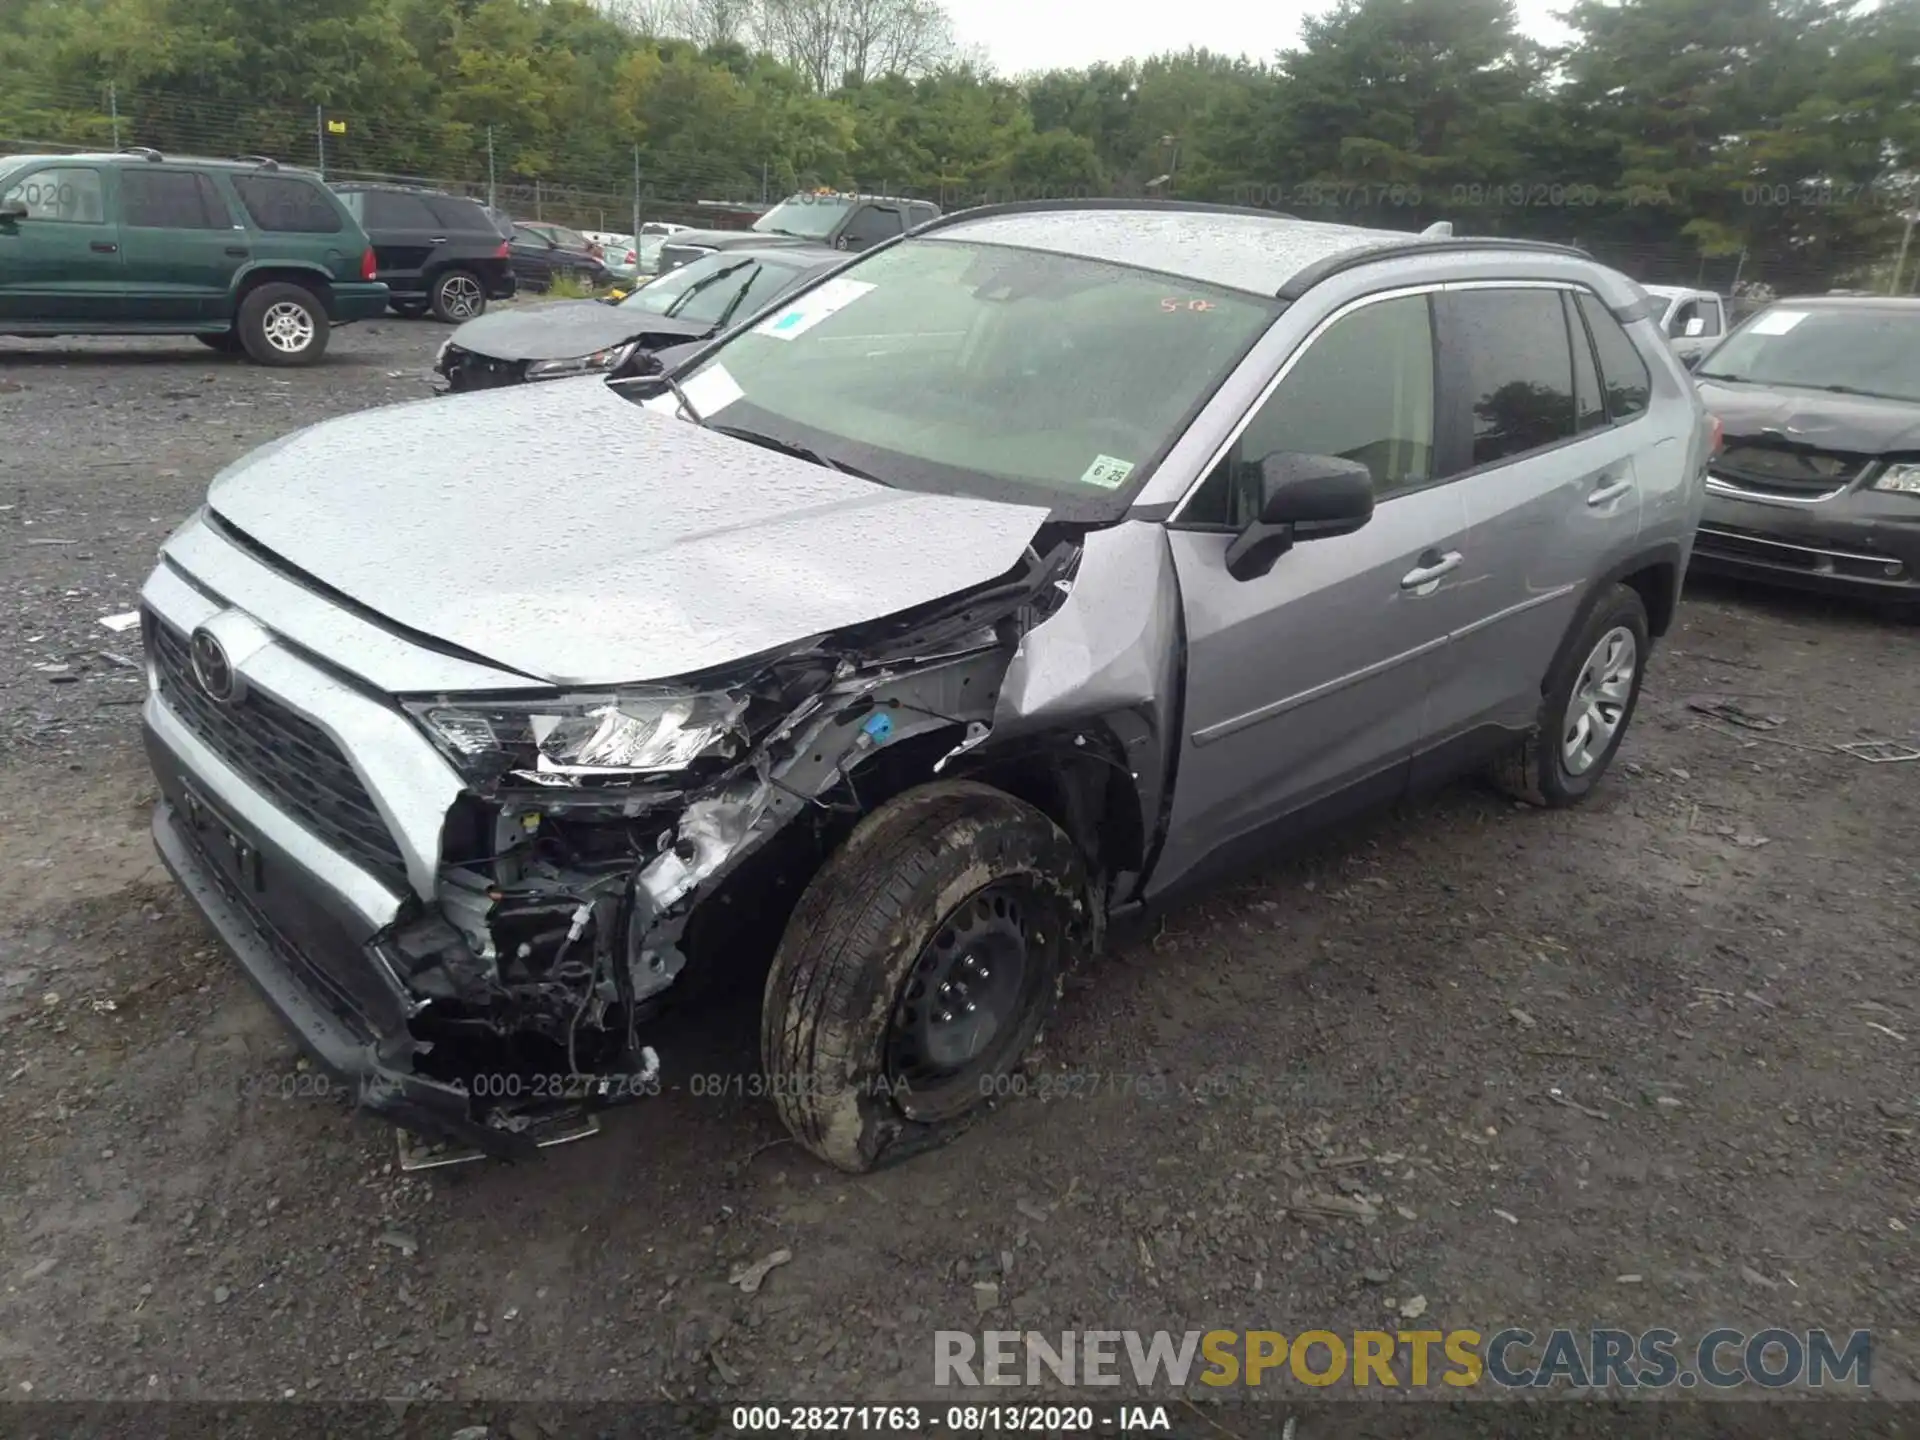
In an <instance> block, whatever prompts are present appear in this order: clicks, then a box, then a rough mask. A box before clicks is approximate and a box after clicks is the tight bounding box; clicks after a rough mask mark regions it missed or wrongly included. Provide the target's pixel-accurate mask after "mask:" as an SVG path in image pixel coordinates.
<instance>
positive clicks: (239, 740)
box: [142, 612, 408, 894]
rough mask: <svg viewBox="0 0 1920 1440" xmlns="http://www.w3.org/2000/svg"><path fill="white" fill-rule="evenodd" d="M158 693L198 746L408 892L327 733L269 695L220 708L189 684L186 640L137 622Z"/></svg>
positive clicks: (396, 853)
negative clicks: (198, 740) (144, 638)
mask: <svg viewBox="0 0 1920 1440" xmlns="http://www.w3.org/2000/svg"><path fill="white" fill-rule="evenodd" d="M142 628H143V630H144V632H145V637H146V644H147V653H148V654H149V655H150V656H151V657H152V659H153V665H154V671H155V675H156V678H157V680H158V682H159V688H160V695H161V698H162V699H164V700H165V701H166V702H167V704H168V706H169V707H170V708H171V709H172V710H173V712H174V713H175V714H176V715H178V716H179V717H180V719H181V720H182V721H183V722H184V723H185V724H186V726H187V728H188V729H190V730H191V731H193V733H194V734H195V735H196V736H198V737H199V738H200V740H201V742H202V743H203V744H205V745H206V746H207V748H208V749H210V750H212V751H213V752H214V754H216V755H218V756H219V757H220V758H221V759H222V760H224V761H226V762H227V763H228V764H229V765H231V766H233V768H234V769H236V770H238V771H239V772H240V773H241V774H242V775H244V776H246V778H247V779H248V780H249V781H250V782H251V783H252V784H253V785H254V786H255V787H256V788H257V789H259V790H260V791H261V792H262V793H264V794H265V795H267V796H268V797H269V798H271V799H272V800H273V801H274V803H275V804H277V805H278V806H279V807H280V808H281V809H282V810H284V811H286V813H287V814H288V815H290V816H292V817H293V818H294V819H295V820H297V821H299V822H300V824H301V825H303V826H305V827H306V828H307V829H308V830H310V831H312V832H313V833H314V834H315V835H316V836H318V837H319V838H320V839H321V840H323V841H325V842H326V843H327V844H328V845H330V846H332V847H333V848H334V849H336V850H338V851H339V852H340V853H341V854H343V855H345V856H346V857H347V858H348V859H349V860H351V861H353V863H354V864H356V865H358V866H359V867H360V868H361V869H363V870H365V871H367V872H368V873H370V874H372V875H375V876H378V877H379V878H380V880H382V881H383V882H385V883H386V884H387V885H388V886H390V887H391V888H392V889H394V890H397V891H399V892H400V893H401V894H405V893H406V891H407V889H408V882H407V866H406V862H405V861H404V860H403V859H401V857H400V847H399V846H398V845H396V844H395V843H394V840H393V832H392V831H390V830H389V829H387V822H386V821H385V820H383V819H381V818H380V812H379V810H378V809H376V808H375V806H374V803H373V797H372V796H371V795H369V794H367V787H366V786H365V785H363V784H362V783H361V781H360V776H359V774H358V773H357V772H356V771H355V770H354V768H353V766H352V765H351V764H349V763H348V762H347V757H346V756H345V755H342V754H341V753H340V747H339V746H337V745H335V744H334V743H333V741H332V740H331V739H330V738H329V737H328V736H327V733H326V732H325V731H324V730H322V729H321V728H320V727H319V726H317V725H315V724H314V723H313V722H312V721H311V720H308V719H306V718H305V717H303V716H300V715H296V714H295V713H294V712H293V711H292V710H289V709H288V708H287V707H286V706H285V705H282V704H281V703H280V702H279V701H278V700H275V699H273V698H272V697H270V696H267V695H262V694H259V693H258V692H251V691H250V692H248V693H247V694H246V695H245V696H243V697H242V698H241V699H240V700H239V701H238V702H236V703H233V704H226V705H223V704H220V703H219V702H217V701H215V700H214V699H213V697H211V696H210V695H208V694H207V692H206V691H205V690H203V689H202V688H201V687H200V682H199V681H198V680H196V679H195V678H194V675H193V662H192V660H191V658H190V657H189V654H188V650H187V639H186V637H185V636H184V635H182V634H181V633H180V632H179V631H177V630H175V629H173V628H172V627H171V626H169V625H167V624H166V623H164V622H163V621H161V620H159V619H158V618H157V617H156V616H154V615H153V614H152V613H151V612H148V613H147V614H146V615H144V616H143V617H142Z"/></svg>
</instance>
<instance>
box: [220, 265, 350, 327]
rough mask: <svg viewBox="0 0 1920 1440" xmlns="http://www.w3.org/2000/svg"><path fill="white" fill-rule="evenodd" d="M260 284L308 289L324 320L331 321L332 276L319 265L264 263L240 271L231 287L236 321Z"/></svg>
mask: <svg viewBox="0 0 1920 1440" xmlns="http://www.w3.org/2000/svg"><path fill="white" fill-rule="evenodd" d="M262 285H298V286H300V287H301V288H302V289H303V290H311V291H312V292H313V295H314V298H315V299H316V300H318V301H319V302H320V304H321V305H322V306H323V307H325V309H326V312H327V318H328V319H332V318H333V276H331V275H330V274H328V273H327V272H326V271H325V270H324V269H322V268H321V267H320V266H318V265H304V264H301V263H300V262H298V261H285V260H263V261H261V262H259V263H258V264H254V265H249V266H248V267H246V268H245V269H243V270H242V271H241V272H240V274H239V275H238V276H237V277H236V278H235V280H234V287H233V308H234V313H235V316H236V318H237V317H238V314H239V310H240V306H241V305H242V304H244V303H245V302H246V298H247V296H248V295H250V294H252V293H253V292H254V291H255V290H258V289H259V288H260V287H261V286H262Z"/></svg>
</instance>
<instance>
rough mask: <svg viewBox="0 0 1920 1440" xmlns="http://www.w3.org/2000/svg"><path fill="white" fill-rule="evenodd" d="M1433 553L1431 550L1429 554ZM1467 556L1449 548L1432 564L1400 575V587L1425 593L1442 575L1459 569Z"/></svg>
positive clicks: (1422, 557) (1424, 557)
mask: <svg viewBox="0 0 1920 1440" xmlns="http://www.w3.org/2000/svg"><path fill="white" fill-rule="evenodd" d="M1431 554H1433V551H1431V550H1429V551H1428V552H1427V555H1431ZM1420 558H1421V559H1423V560H1424V559H1426V555H1423V556H1421V557H1420ZM1465 558H1466V557H1465V556H1463V555H1462V554H1461V553H1460V552H1459V551H1458V550H1449V551H1447V553H1446V554H1444V555H1442V556H1441V557H1440V558H1439V559H1437V560H1435V561H1434V562H1433V563H1432V564H1431V565H1422V566H1420V567H1418V568H1417V569H1413V570H1409V571H1408V572H1407V573H1406V574H1405V575H1402V576H1401V577H1400V588H1401V589H1402V590H1411V591H1414V592H1415V593H1416V594H1421V593H1425V592H1426V591H1427V590H1428V589H1429V588H1430V587H1432V586H1433V585H1434V584H1435V583H1436V582H1437V581H1438V580H1439V579H1440V577H1441V576H1442V575H1450V574H1452V573H1453V572H1454V571H1455V570H1457V569H1459V568H1460V562H1461V561H1462V560H1463V559H1465Z"/></svg>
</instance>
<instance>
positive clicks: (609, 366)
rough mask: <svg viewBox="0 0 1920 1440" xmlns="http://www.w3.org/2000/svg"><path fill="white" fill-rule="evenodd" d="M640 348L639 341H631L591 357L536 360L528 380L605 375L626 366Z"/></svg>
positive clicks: (597, 352) (529, 367)
mask: <svg viewBox="0 0 1920 1440" xmlns="http://www.w3.org/2000/svg"><path fill="white" fill-rule="evenodd" d="M638 348H639V344H638V342H637V341H632V340H629V341H628V342H627V343H626V344H625V345H610V346H608V347H607V348H606V349H605V350H596V351H594V352H593V353H592V354H591V355H575V356H572V357H571V358H569V359H566V360H536V361H534V362H533V363H532V364H531V365H529V366H527V379H529V380H558V379H559V378H560V377H561V376H563V375H600V374H604V373H605V372H606V371H609V370H618V369H619V368H620V367H621V366H622V365H624V364H626V363H627V357H628V356H630V355H632V354H633V352H634V351H635V350H637V349H638Z"/></svg>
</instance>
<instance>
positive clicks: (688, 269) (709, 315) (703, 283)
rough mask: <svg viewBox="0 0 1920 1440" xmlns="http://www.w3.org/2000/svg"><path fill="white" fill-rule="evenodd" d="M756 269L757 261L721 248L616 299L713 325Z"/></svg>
mask: <svg viewBox="0 0 1920 1440" xmlns="http://www.w3.org/2000/svg"><path fill="white" fill-rule="evenodd" d="M759 268H760V267H759V262H757V261H754V260H743V259H742V258H741V257H740V256H738V255H728V254H726V253H725V252H724V251H723V252H721V253H720V254H717V255H706V256H702V257H701V258H700V259H698V260H694V261H691V262H690V263H688V264H685V265H682V266H681V267H680V268H679V269H678V270H671V271H668V272H667V273H666V274H665V275H662V276H661V277H660V278H659V279H658V280H655V281H654V282H653V283H652V284H650V285H643V286H641V287H640V288H639V289H638V290H636V291H634V292H633V294H631V295H629V296H628V297H627V298H626V299H624V300H622V301H621V302H620V308H621V309H622V310H645V311H647V312H648V313H649V314H653V315H672V316H674V317H676V318H678V319H681V320H693V321H698V322H700V323H702V324H707V325H717V324H719V323H720V321H721V320H722V319H724V318H725V317H726V315H727V312H728V311H729V310H731V309H732V308H733V302H734V301H735V300H736V299H738V298H739V295H740V292H741V291H742V290H743V289H745V288H746V286H747V285H748V283H749V282H751V280H752V279H753V276H754V272H755V271H757V270H758V269H759Z"/></svg>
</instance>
